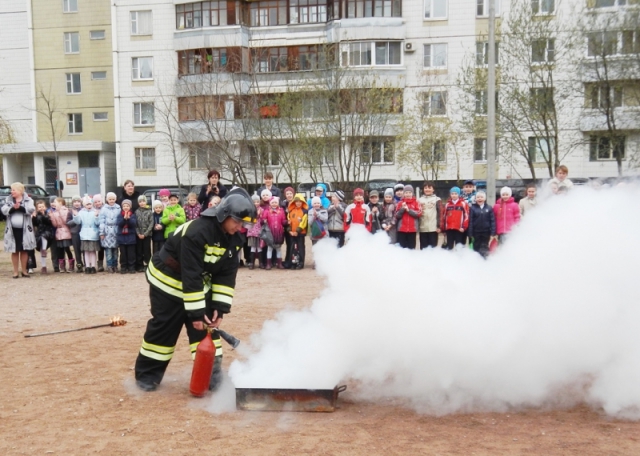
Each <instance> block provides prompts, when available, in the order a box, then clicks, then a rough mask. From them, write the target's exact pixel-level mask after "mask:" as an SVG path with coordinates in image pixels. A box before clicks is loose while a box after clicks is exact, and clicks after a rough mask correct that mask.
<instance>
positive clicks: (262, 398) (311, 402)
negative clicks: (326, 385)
mask: <svg viewBox="0 0 640 456" xmlns="http://www.w3.org/2000/svg"><path fill="white" fill-rule="evenodd" d="M346 389H347V385H342V386H336V387H335V388H333V389H317V390H313V389H279V388H236V408H237V409H239V410H247V411H252V412H333V411H334V410H335V409H336V402H337V401H338V394H340V393H342V392H343V391H345V390H346Z"/></svg>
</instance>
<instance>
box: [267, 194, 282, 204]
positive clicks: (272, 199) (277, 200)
mask: <svg viewBox="0 0 640 456" xmlns="http://www.w3.org/2000/svg"><path fill="white" fill-rule="evenodd" d="M274 201H275V202H276V203H278V204H280V198H278V197H277V196H272V197H271V199H270V200H269V203H272V202H274Z"/></svg>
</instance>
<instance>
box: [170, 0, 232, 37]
mask: <svg viewBox="0 0 640 456" xmlns="http://www.w3.org/2000/svg"><path fill="white" fill-rule="evenodd" d="M235 14H236V12H235V10H231V11H230V12H229V13H227V1H226V0H224V1H222V0H221V1H213V2H199V3H187V4H184V5H176V28H177V29H178V30H183V29H192V28H200V27H211V26H218V25H227V17H229V19H230V21H231V22H230V23H234V22H235Z"/></svg>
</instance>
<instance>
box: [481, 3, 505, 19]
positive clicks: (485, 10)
mask: <svg viewBox="0 0 640 456" xmlns="http://www.w3.org/2000/svg"><path fill="white" fill-rule="evenodd" d="M493 4H494V5H495V6H494V8H495V9H496V16H498V15H499V14H500V0H494V3H493ZM476 16H478V17H489V0H476Z"/></svg>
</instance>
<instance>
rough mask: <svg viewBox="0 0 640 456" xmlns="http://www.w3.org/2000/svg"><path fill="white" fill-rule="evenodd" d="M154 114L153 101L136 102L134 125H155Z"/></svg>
mask: <svg viewBox="0 0 640 456" xmlns="http://www.w3.org/2000/svg"><path fill="white" fill-rule="evenodd" d="M153 114H154V113H153V103H134V104H133V125H134V126H136V127H148V126H150V125H153V124H154V123H155V120H154V117H153Z"/></svg>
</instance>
